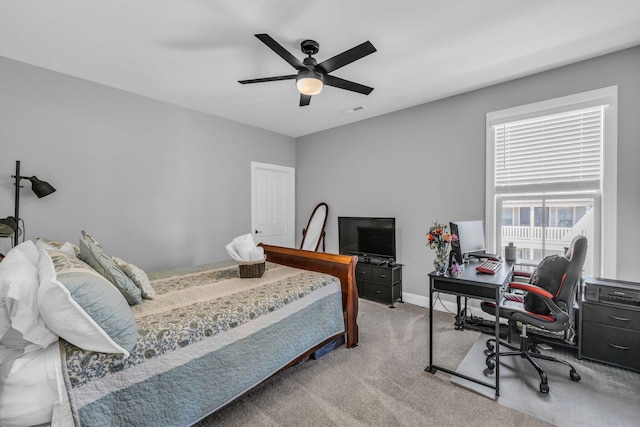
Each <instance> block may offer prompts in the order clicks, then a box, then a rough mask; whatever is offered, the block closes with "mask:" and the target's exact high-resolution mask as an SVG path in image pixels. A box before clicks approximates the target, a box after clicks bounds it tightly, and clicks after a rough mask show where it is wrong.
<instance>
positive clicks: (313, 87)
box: [296, 69, 324, 95]
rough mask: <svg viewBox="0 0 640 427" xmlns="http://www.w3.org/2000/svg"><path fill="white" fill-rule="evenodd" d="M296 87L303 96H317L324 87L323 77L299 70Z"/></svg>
mask: <svg viewBox="0 0 640 427" xmlns="http://www.w3.org/2000/svg"><path fill="white" fill-rule="evenodd" d="M296 87H297V88H298V92H300V93H301V94H303V95H317V94H319V93H320V92H321V91H322V88H323V87H324V76H323V75H322V74H321V73H319V72H317V71H312V70H308V69H305V70H300V71H299V72H298V76H297V77H296Z"/></svg>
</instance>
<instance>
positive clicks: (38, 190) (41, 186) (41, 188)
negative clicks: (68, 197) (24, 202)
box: [0, 160, 56, 246]
mask: <svg viewBox="0 0 640 427" xmlns="http://www.w3.org/2000/svg"><path fill="white" fill-rule="evenodd" d="M11 178H15V180H16V181H15V184H14V185H15V186H16V193H15V194H16V197H15V206H16V211H15V215H14V216H8V217H6V218H4V219H0V231H1V230H3V229H6V228H7V227H8V228H10V229H12V230H13V246H18V234H19V233H20V225H19V223H20V188H22V187H21V186H20V180H22V179H28V180H29V181H31V190H33V192H34V193H35V194H36V196H38V198H39V199H40V198H42V197H44V196H48V195H49V194H51V193H53V192H54V191H56V189H55V188H53V186H52V185H51V184H49V183H48V182H45V181H41V180H39V179H38V177H36V176H35V175H34V176H21V175H20V160H16V174H15V175H11ZM3 225H4V226H6V227H3ZM0 236H1V234H0ZM4 237H8V236H4Z"/></svg>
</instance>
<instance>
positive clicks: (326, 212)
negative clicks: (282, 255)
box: [300, 202, 329, 252]
mask: <svg viewBox="0 0 640 427" xmlns="http://www.w3.org/2000/svg"><path fill="white" fill-rule="evenodd" d="M321 206H324V208H325V215H324V221H323V222H322V228H321V229H320V236H319V237H318V242H317V243H316V247H315V249H314V251H317V250H318V248H319V247H320V242H322V252H325V246H324V237H325V234H326V233H325V231H324V229H325V227H326V226H327V217H328V216H329V206H328V205H327V204H326V203H324V202H321V203H318V205H317V206H316V207H315V208H313V212H311V216H310V217H309V222H307V226H306V227H305V228H303V229H302V242H301V243H300V249H302V248H303V247H304V241H305V240H306V238H307V230H308V229H309V226H310V225H311V221H313V217H314V216H315V215H316V213H317V212H318V209H319V208H320V207H321ZM318 215H319V214H318Z"/></svg>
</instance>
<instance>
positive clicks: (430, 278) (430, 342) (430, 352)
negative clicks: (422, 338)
mask: <svg viewBox="0 0 640 427" xmlns="http://www.w3.org/2000/svg"><path fill="white" fill-rule="evenodd" d="M425 371H427V372H430V373H432V374H435V373H436V370H435V368H434V367H433V278H432V277H429V365H428V366H427V367H426V368H425Z"/></svg>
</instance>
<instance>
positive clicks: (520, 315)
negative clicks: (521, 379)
mask: <svg viewBox="0 0 640 427" xmlns="http://www.w3.org/2000/svg"><path fill="white" fill-rule="evenodd" d="M586 255H587V238H586V237H584V236H577V237H575V238H574V239H573V241H572V242H571V245H570V247H569V249H568V250H567V252H566V254H565V255H564V256H551V257H547V258H545V259H544V260H543V261H542V262H541V263H540V265H539V266H538V267H537V268H536V271H534V273H533V274H532V276H531V281H530V282H529V283H523V282H512V283H510V284H509V290H508V291H507V292H506V293H505V294H504V297H503V298H502V301H501V302H500V317H503V318H506V319H508V320H509V327H510V329H511V328H512V327H514V326H515V324H516V322H520V323H521V324H522V327H521V331H520V347H515V346H513V345H511V344H510V343H506V342H502V341H500V346H504V347H506V348H509V349H511V350H512V351H507V352H500V357H504V356H520V357H522V358H524V359H527V360H528V361H529V362H530V363H531V364H532V365H533V367H534V368H535V369H536V371H538V374H539V375H540V392H541V393H544V394H546V393H549V385H548V384H547V374H546V373H545V372H544V370H543V369H542V368H541V367H540V365H539V364H538V362H537V361H536V360H535V359H543V360H549V361H553V362H559V363H563V364H565V365H567V366H568V367H569V368H570V372H569V376H570V378H571V379H572V380H573V381H580V374H578V372H577V371H576V369H575V368H574V367H573V366H572V365H571V364H570V363H569V362H567V361H565V360H562V359H557V358H555V357H551V356H547V355H544V354H540V350H539V349H538V348H537V347H536V345H535V344H530V343H529V342H528V337H527V325H532V326H534V327H536V328H538V329H541V330H545V331H551V332H563V331H567V330H568V329H569V328H571V327H572V326H573V324H574V322H575V312H574V302H575V301H576V294H577V291H578V288H579V286H580V284H581V283H582V269H583V267H584V262H585V258H586ZM554 280H555V281H556V283H557V284H558V288H557V290H555V289H553V288H554V286H553V285H551V286H549V282H553V281H554ZM545 288H547V289H549V290H547V289H545ZM525 294H526V296H524V295H525ZM534 295H535V296H534ZM481 307H482V310H483V311H485V312H487V313H490V314H492V315H494V316H495V308H496V305H495V303H493V302H483V303H481ZM494 343H495V338H493V339H489V340H488V341H487V349H489V351H490V352H491V353H489V355H488V356H487V359H486V363H487V368H489V370H493V369H494V368H495V357H496V353H495V351H494V348H495V347H494Z"/></svg>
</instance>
